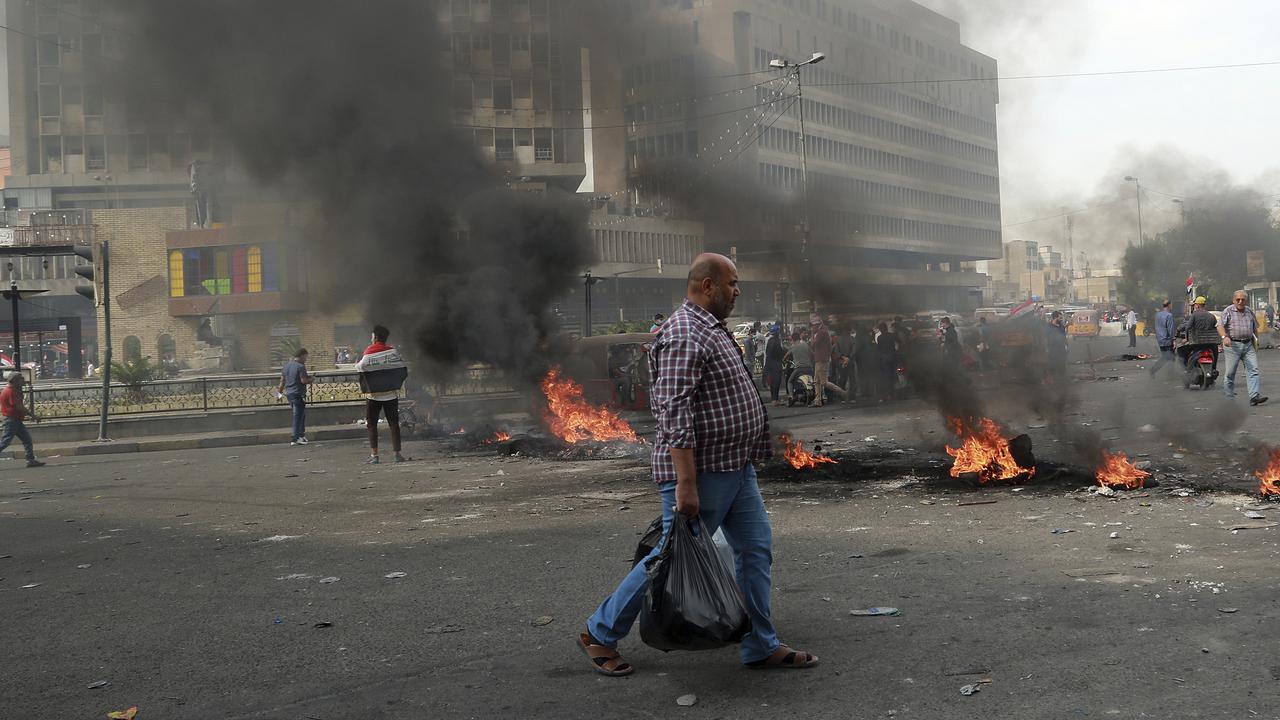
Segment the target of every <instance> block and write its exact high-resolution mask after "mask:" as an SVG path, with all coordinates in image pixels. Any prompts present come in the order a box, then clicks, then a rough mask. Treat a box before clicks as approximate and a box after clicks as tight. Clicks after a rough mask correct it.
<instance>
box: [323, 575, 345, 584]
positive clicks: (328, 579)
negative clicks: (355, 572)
mask: <svg viewBox="0 0 1280 720" xmlns="http://www.w3.org/2000/svg"><path fill="white" fill-rule="evenodd" d="M341 579H342V578H340V577H334V576H332V575H330V576H329V577H322V578H320V584H321V585H329V584H331V583H336V582H338V581H339V580H341Z"/></svg>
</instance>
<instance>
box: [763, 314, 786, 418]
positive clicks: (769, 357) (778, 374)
mask: <svg viewBox="0 0 1280 720" xmlns="http://www.w3.org/2000/svg"><path fill="white" fill-rule="evenodd" d="M786 354H787V348H786V346H784V345H783V344H782V326H781V325H779V324H778V323H774V324H773V325H770V326H769V340H768V342H766V343H765V345H764V382H765V385H767V386H768V387H769V397H770V398H771V399H772V400H773V404H774V405H781V404H782V401H781V400H779V399H778V393H779V391H780V390H781V389H782V359H783V358H784V357H785V356H786Z"/></svg>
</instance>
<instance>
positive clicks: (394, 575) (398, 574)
mask: <svg viewBox="0 0 1280 720" xmlns="http://www.w3.org/2000/svg"><path fill="white" fill-rule="evenodd" d="M382 577H384V578H386V579H388V580H399V579H400V578H402V577H409V573H407V572H400V571H396V572H389V573H387V574H386V575H383V576H382Z"/></svg>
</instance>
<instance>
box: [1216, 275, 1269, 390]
mask: <svg viewBox="0 0 1280 720" xmlns="http://www.w3.org/2000/svg"><path fill="white" fill-rule="evenodd" d="M1218 336H1219V337H1221V338H1222V352H1223V353H1225V354H1226V356H1227V363H1226V367H1225V368H1224V370H1225V371H1226V374H1227V379H1226V381H1225V382H1223V383H1222V390H1223V392H1224V393H1225V394H1226V396H1227V397H1229V398H1233V397H1235V396H1236V368H1237V367H1238V366H1239V365H1240V364H1241V363H1244V371H1245V378H1246V381H1247V383H1248V387H1249V404H1250V405H1261V404H1262V403H1264V402H1266V401H1267V396H1265V395H1263V394H1262V373H1260V372H1258V350H1257V347H1256V345H1257V340H1258V337H1257V336H1258V316H1257V315H1256V314H1254V312H1253V310H1252V309H1251V308H1250V307H1249V296H1248V295H1246V294H1245V292H1244V291H1243V290H1237V291H1236V292H1235V294H1234V295H1232V296H1231V304H1230V305H1228V306H1227V307H1225V308H1223V310H1222V321H1221V322H1219V323H1218Z"/></svg>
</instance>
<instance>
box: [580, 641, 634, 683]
mask: <svg viewBox="0 0 1280 720" xmlns="http://www.w3.org/2000/svg"><path fill="white" fill-rule="evenodd" d="M595 640H596V639H595V638H593V637H591V636H590V635H588V634H587V633H582V634H581V635H579V636H578V641H577V642H578V649H579V650H581V651H582V654H584V655H586V656H587V659H588V660H590V661H591V669H592V670H595V671H596V672H598V673H600V674H601V675H607V676H609V677H623V676H624V675H630V674H631V673H633V672H635V668H633V667H631V663H626V662H623V661H622V656H621V655H619V654H618V651H617V650H615V649H613V648H611V647H605V646H604V645H600V644H599V643H597V642H596V641H595Z"/></svg>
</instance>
